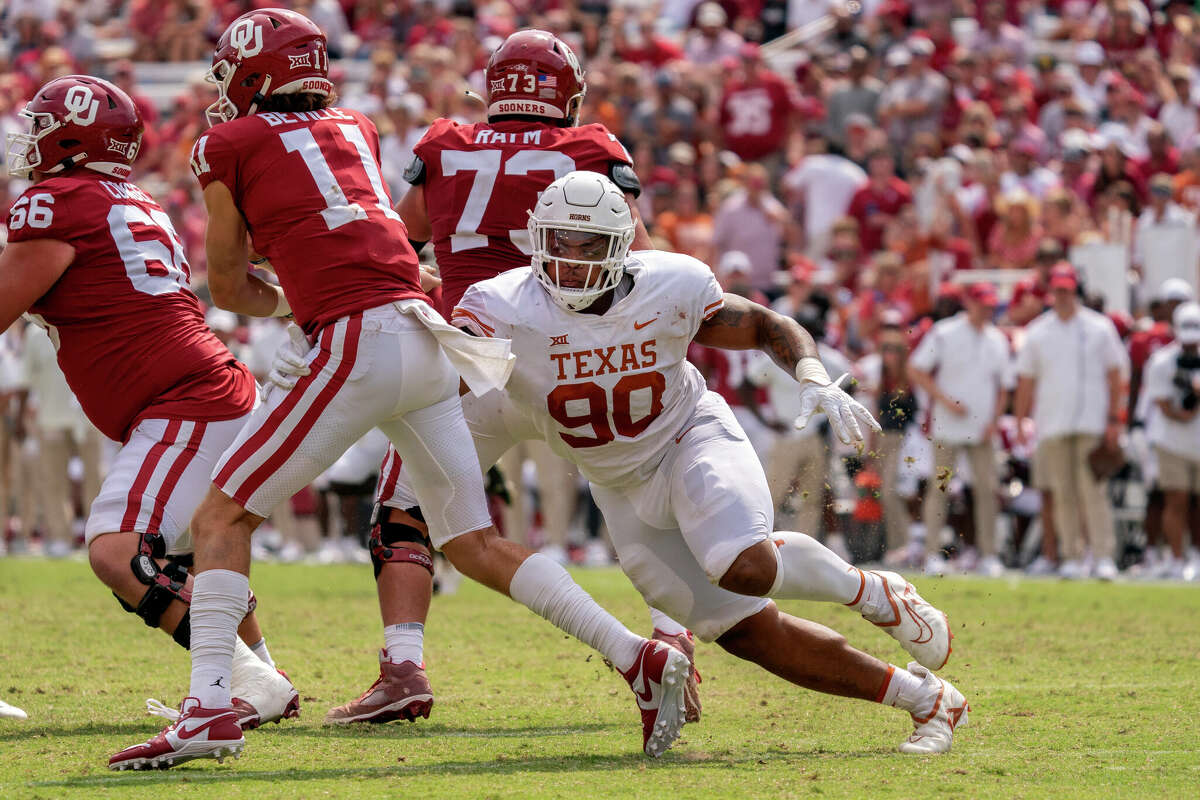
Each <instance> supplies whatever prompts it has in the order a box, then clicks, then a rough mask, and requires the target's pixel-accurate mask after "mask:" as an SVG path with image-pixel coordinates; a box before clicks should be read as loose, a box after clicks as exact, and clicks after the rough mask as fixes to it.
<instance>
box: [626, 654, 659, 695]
mask: <svg viewBox="0 0 1200 800" xmlns="http://www.w3.org/2000/svg"><path fill="white" fill-rule="evenodd" d="M651 652H653V651H651ZM648 655H650V653H647V652H645V651H643V652H642V655H641V657H640V659H639V661H638V675H637V677H636V678H635V679H634V680H633V681H632V688H633V693H634V695H636V696H637V698H638V707H639V708H645V709H651V708H655V707H656V703H655V702H654V694H655V693H654V682H653V681H648V680H646V657H647V656H648ZM638 684H641V685H642V686H643V687H645V691H643V690H641V689H638V688H637V687H638ZM643 703H644V704H645V705H643Z"/></svg>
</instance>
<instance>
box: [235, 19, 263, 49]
mask: <svg viewBox="0 0 1200 800" xmlns="http://www.w3.org/2000/svg"><path fill="white" fill-rule="evenodd" d="M229 44H230V46H232V47H234V48H236V49H237V51H238V53H239V54H240V55H241V57H242V58H250V56H256V55H258V54H259V53H260V52H262V44H263V43H262V25H257V24H255V22H254V20H253V19H244V20H242V21H241V22H239V23H238V24H236V25H234V26H233V29H232V30H230V31H229Z"/></svg>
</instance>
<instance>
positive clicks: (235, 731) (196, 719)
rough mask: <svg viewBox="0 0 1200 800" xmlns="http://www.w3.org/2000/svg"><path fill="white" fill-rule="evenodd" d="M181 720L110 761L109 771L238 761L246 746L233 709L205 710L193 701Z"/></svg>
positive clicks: (183, 710)
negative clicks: (228, 758)
mask: <svg viewBox="0 0 1200 800" xmlns="http://www.w3.org/2000/svg"><path fill="white" fill-rule="evenodd" d="M179 709H180V712H181V713H180V715H179V719H177V720H176V721H175V722H172V723H171V724H170V725H168V726H167V727H166V729H165V730H163V731H162V732H161V733H159V734H156V735H155V736H153V737H152V738H151V739H150V740H149V741H147V742H143V743H142V744H135V745H133V746H132V747H127V748H125V749H124V750H122V751H121V752H119V753H117V754H116V755H114V756H113V757H112V758H110V759H109V760H108V768H109V769H115V770H124V769H167V768H168V767H173V766H175V765H176V764H182V763H184V762H185V761H191V760H192V759H195V758H215V759H217V761H224V760H225V758H226V756H233V757H234V758H237V757H238V756H240V755H241V754H242V748H243V747H245V746H246V740H245V739H244V738H243V737H242V729H241V728H240V727H238V723H237V712H235V711H234V710H233V709H232V708H203V707H202V706H201V705H200V701H199V700H197V699H196V698H194V697H186V698H184V700H183V703H182V704H181V705H180V707H179Z"/></svg>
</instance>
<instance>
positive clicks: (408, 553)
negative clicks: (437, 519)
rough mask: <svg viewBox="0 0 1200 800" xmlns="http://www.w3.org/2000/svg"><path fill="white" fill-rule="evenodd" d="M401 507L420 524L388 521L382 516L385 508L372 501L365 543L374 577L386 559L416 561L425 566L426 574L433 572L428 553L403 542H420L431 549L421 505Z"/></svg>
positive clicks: (395, 561)
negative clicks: (372, 505)
mask: <svg viewBox="0 0 1200 800" xmlns="http://www.w3.org/2000/svg"><path fill="white" fill-rule="evenodd" d="M404 511H405V513H407V514H409V515H410V516H412V517H413V518H415V519H416V520H418V521H419V522H421V523H422V527H421V528H417V527H414V526H412V525H409V524H408V523H405V522H391V521H389V520H385V519H383V516H384V514H385V513H386V509H385V507H384V506H382V505H380V504H379V503H376V504H375V510H374V511H373V512H372V513H371V536H370V538H369V539H368V540H367V547H368V548H369V549H370V551H371V565H372V566H373V567H374V568H375V579H376V580H378V579H379V572H380V570H382V569H383V565H384V564H387V563H393V564H416V565H418V566H421V567H424V568H425V569H427V570H429V574H430V575H432V574H433V558H432V557H430V555H429V553H422V552H421V551H420V550H414V549H412V548H411V547H404V546H403V544H404V543H405V542H412V543H413V544H419V545H422V546H424V547H425V549H426V550H429V551H430V552H432V551H433V543H432V542H430V541H429V533H428V528H425V526H424V522H425V517H424V516H422V514H421V509H420V508H417V507H416V506H414V507H413V508H406V509H404Z"/></svg>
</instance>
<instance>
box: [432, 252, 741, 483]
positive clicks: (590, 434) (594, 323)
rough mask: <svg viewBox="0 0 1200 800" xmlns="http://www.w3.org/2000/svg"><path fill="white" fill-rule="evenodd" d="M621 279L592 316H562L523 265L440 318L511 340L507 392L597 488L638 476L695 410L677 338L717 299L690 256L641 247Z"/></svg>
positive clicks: (699, 387)
mask: <svg viewBox="0 0 1200 800" xmlns="http://www.w3.org/2000/svg"><path fill="white" fill-rule="evenodd" d="M625 274H626V275H627V276H628V278H632V280H633V286H632V288H631V289H630V290H629V293H628V294H627V295H625V296H624V297H622V298H621V299H619V300H617V301H616V302H615V303H614V304H613V306H612V307H611V308H610V309H608V310H607V311H606V312H605V313H604V314H603V315H600V316H588V315H581V314H576V313H572V312H569V311H566V310H565V309H563V308H562V307H561V306H559V305H558V304H556V303H554V302H553V301H552V300H551V299H550V296H549V295H548V294H547V293H546V291H545V290H544V289H543V287H542V286H541V284H540V283H539V282H538V280H537V278H536V277H535V276H534V273H533V269H532V268H529V267H526V268H524V269H518V270H512V271H510V272H507V273H505V274H503V275H500V276H498V277H496V278H492V279H491V280H487V281H483V282H482V283H478V284H476V285H475V286H473V287H472V288H471V289H469V290H468V291H467V293H466V294H465V295H463V298H462V300H461V302H460V303H459V304H458V306H457V307H456V308H455V309H454V312H453V315H452V317H451V322H452V324H454V325H459V326H461V327H464V328H468V329H470V330H472V331H474V332H475V333H477V334H479V335H483V336H500V337H505V338H511V339H512V341H513V352H514V353H518V354H520V355H519V358H518V359H517V362H516V367H515V369H514V370H513V375H512V378H510V379H509V382H508V386H507V388H506V391H507V392H508V394H509V396H510V397H511V398H512V400H513V402H514V403H515V404H516V405H517V406H518V407H519V408H521V409H522V410H523V411H524V412H525V413H527V414H528V415H529V416H530V421H531V422H532V423H533V424H534V425H535V426H536V427H537V428H538V430H539V431H540V432H541V435H542V436H543V438H545V440H546V441H547V443H549V445H550V446H551V448H553V449H554V450H555V451H556V452H557V453H558V454H559V455H561V456H563V457H564V458H567V459H568V460H570V461H573V462H574V463H576V464H578V465H579V469H580V471H581V472H582V473H583V474H584V475H585V476H586V477H587V478H588V480H591V481H596V482H598V483H602V484H603V485H605V486H626V485H634V484H638V483H640V482H642V481H644V480H646V479H647V477H648V476H649V475H650V473H652V472H653V471H654V469H655V468H656V467H657V466H658V463H659V461H661V460H662V454H663V452H664V451H665V450H666V448H667V447H668V446H669V445H670V444H671V443H672V442H673V440H674V437H675V436H677V435H678V434H679V433H680V430H679V429H680V427H681V426H683V424H684V422H685V421H686V420H687V419H688V418H690V417H691V415H692V413H693V412H694V411H695V410H696V403H697V402H698V401H699V400H700V397H701V396H703V394H704V393H705V391H706V390H705V386H704V379H703V378H702V377H701V376H700V373H699V371H697V370H696V368H695V367H694V366H692V364H691V363H690V362H688V360H687V358H686V356H687V347H688V343H689V342H691V340H692V338H693V337H694V336H695V335H696V331H697V330H698V329H699V327H700V324H701V323H702V322H703V321H704V320H705V319H706V318H708V317H709V316H711V315H712V314H713V313H715V312H716V311H717V310H718V309H720V308H721V305H722V303H723V300H722V292H721V287H720V286H719V285H718V284H717V281H716V279H715V278H714V277H713V274H712V271H711V270H710V269H709V268H708V267H707V266H705V265H704V264H702V263H701V262H699V261H697V260H696V259H694V258H692V257H691V256H686V255H682V254H678V253H666V252H661V251H646V252H641V253H638V254H637V255H636V256H629V257H628V258H627V259H626V261H625ZM628 278H627V279H628Z"/></svg>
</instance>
